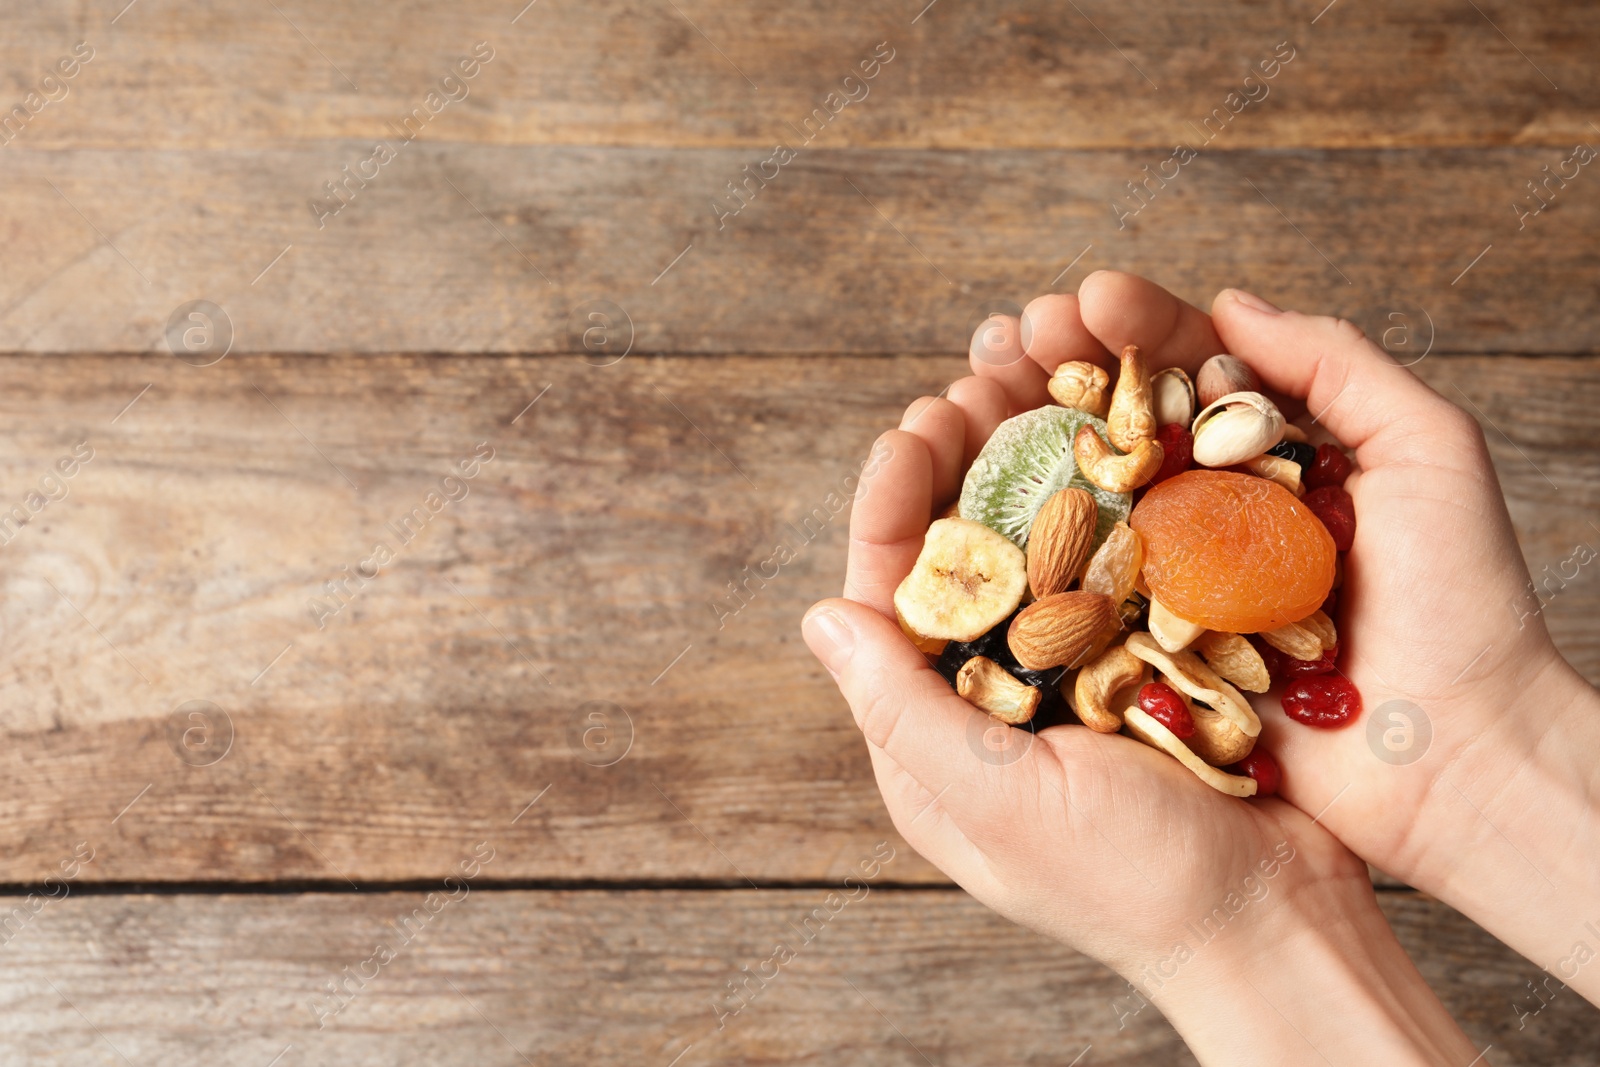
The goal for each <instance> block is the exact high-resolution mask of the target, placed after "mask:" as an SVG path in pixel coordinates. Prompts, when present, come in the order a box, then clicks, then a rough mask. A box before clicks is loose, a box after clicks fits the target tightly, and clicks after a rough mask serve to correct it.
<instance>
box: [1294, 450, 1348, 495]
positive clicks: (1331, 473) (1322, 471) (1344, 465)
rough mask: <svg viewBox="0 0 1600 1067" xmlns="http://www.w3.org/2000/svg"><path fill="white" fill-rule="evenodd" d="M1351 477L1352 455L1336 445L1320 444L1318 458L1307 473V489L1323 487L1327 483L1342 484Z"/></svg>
mask: <svg viewBox="0 0 1600 1067" xmlns="http://www.w3.org/2000/svg"><path fill="white" fill-rule="evenodd" d="M1348 477H1350V457H1349V456H1347V455H1345V454H1344V452H1343V451H1342V450H1340V449H1339V448H1338V447H1337V446H1336V445H1318V446H1317V458H1316V459H1315V461H1313V462H1312V464H1311V469H1310V470H1308V471H1307V472H1306V473H1305V483H1306V488H1307V489H1321V488H1322V487H1323V486H1325V485H1333V486H1342V485H1344V480H1345V479H1346V478H1348Z"/></svg>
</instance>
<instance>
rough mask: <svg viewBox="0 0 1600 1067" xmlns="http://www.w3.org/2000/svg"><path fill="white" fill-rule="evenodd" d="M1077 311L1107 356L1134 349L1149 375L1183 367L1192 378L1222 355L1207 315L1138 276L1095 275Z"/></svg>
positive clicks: (1082, 292)
mask: <svg viewBox="0 0 1600 1067" xmlns="http://www.w3.org/2000/svg"><path fill="white" fill-rule="evenodd" d="M1078 308H1079V314H1081V315H1082V317H1083V324H1084V326H1085V327H1087V328H1088V330H1089V332H1090V333H1091V334H1093V335H1094V336H1095V338H1096V339H1097V340H1099V342H1100V343H1101V344H1103V345H1105V347H1106V349H1107V350H1108V351H1110V352H1114V353H1115V352H1121V351H1122V350H1123V348H1125V347H1127V346H1128V345H1138V346H1139V347H1140V348H1141V349H1142V350H1143V351H1144V355H1145V359H1146V360H1147V361H1148V362H1149V365H1150V369H1151V370H1160V369H1162V368H1163V367H1182V368H1183V369H1184V370H1186V371H1188V372H1189V373H1190V374H1194V373H1195V372H1197V371H1198V370H1199V369H1200V364H1202V363H1204V362H1205V361H1206V360H1207V359H1209V358H1210V357H1212V356H1214V355H1216V354H1217V353H1218V352H1223V351H1226V349H1224V348H1223V346H1222V339H1221V338H1220V337H1218V336H1217V331H1216V330H1215V329H1214V328H1213V326H1212V324H1211V317H1210V316H1209V315H1207V314H1206V313H1205V312H1203V311H1201V310H1200V309H1199V308H1197V307H1194V306H1193V305H1191V304H1187V303H1185V302H1184V301H1182V300H1179V299H1178V298H1177V297H1175V296H1173V295H1172V294H1171V293H1169V292H1167V291H1166V290H1165V289H1163V288H1161V286H1159V285H1157V284H1156V283H1155V282H1152V281H1147V280H1146V279H1144V278H1141V277H1139V276H1138V275H1137V274H1124V273H1122V272H1121V271H1114V270H1101V271H1095V272H1094V273H1093V274H1091V275H1089V276H1088V277H1087V278H1085V279H1084V280H1083V284H1082V285H1081V286H1079V287H1078Z"/></svg>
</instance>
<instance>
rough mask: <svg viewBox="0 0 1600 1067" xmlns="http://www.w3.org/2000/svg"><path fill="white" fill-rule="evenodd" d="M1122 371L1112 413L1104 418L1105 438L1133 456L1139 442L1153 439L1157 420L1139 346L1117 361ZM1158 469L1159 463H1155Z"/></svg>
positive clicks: (1112, 404)
mask: <svg viewBox="0 0 1600 1067" xmlns="http://www.w3.org/2000/svg"><path fill="white" fill-rule="evenodd" d="M1119 360H1120V362H1121V364H1122V370H1121V372H1120V373H1119V374H1118V375H1117V387H1116V389H1114V390H1112V393H1111V411H1110V413H1109V414H1108V415H1106V436H1107V437H1109V438H1110V439H1111V443H1112V444H1114V445H1116V446H1117V447H1118V448H1120V449H1121V450H1122V451H1124V452H1132V451H1133V450H1134V449H1135V448H1136V447H1138V445H1139V442H1141V441H1151V440H1154V439H1155V436H1156V416H1155V408H1154V404H1153V400H1154V398H1153V396H1152V393H1151V389H1150V371H1149V369H1148V368H1146V366H1145V363H1144V353H1142V352H1140V351H1139V346H1138V345H1128V346H1127V347H1126V348H1124V349H1123V350H1122V355H1121V356H1120V357H1119ZM1158 466H1159V463H1158Z"/></svg>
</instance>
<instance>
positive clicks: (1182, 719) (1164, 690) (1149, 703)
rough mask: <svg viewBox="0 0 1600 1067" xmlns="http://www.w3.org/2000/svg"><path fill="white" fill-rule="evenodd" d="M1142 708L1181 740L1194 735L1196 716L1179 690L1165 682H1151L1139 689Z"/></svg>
mask: <svg viewBox="0 0 1600 1067" xmlns="http://www.w3.org/2000/svg"><path fill="white" fill-rule="evenodd" d="M1139 707H1140V709H1141V710H1142V711H1143V712H1144V713H1145V714H1146V715H1148V716H1150V717H1151V718H1152V719H1154V720H1155V721H1156V722H1158V723H1160V724H1161V725H1162V726H1165V727H1166V728H1167V729H1168V730H1171V731H1172V736H1173V737H1176V738H1178V739H1179V740H1180V741H1181V740H1186V739H1187V738H1190V737H1193V736H1194V716H1193V715H1190V714H1189V706H1188V705H1187V704H1185V703H1184V702H1183V698H1182V697H1181V696H1179V695H1178V691H1177V690H1176V689H1173V688H1172V686H1170V685H1167V684H1166V683H1165V682H1150V683H1149V684H1147V685H1146V686H1145V687H1144V688H1143V689H1140V690H1139Z"/></svg>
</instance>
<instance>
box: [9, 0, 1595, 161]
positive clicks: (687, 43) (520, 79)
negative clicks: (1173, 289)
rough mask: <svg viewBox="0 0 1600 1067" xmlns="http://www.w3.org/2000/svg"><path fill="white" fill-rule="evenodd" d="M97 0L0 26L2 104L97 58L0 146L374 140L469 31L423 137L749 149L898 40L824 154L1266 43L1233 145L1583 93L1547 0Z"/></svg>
mask: <svg viewBox="0 0 1600 1067" xmlns="http://www.w3.org/2000/svg"><path fill="white" fill-rule="evenodd" d="M119 6H120V5H117V6H111V5H108V6H107V7H106V8H105V9H104V10H99V9H96V10H93V11H91V10H87V9H83V8H78V7H72V6H66V5H50V6H39V7H34V8H29V9H28V10H26V11H18V12H15V13H14V14H13V15H12V18H11V20H10V21H9V22H8V27H7V28H8V33H7V37H6V40H5V42H4V43H3V44H0V70H4V71H5V72H6V74H7V75H8V78H7V82H6V86H5V87H6V89H7V90H8V96H9V97H10V98H11V99H14V100H16V101H20V100H22V99H23V97H24V95H25V94H26V93H27V92H29V91H36V90H37V88H38V82H39V80H40V79H41V78H42V77H43V76H44V75H45V74H46V73H48V72H49V71H50V69H51V67H52V65H53V64H54V63H55V62H56V61H57V60H58V59H59V58H61V57H62V56H63V55H66V54H68V53H69V52H70V50H71V47H72V45H73V44H75V43H76V42H78V41H80V40H81V41H84V42H86V43H88V44H89V45H90V46H91V47H93V48H94V49H95V55H94V58H93V59H92V60H91V61H90V63H89V64H88V65H87V66H85V67H84V68H83V69H82V72H81V73H80V74H79V75H78V76H77V77H76V78H74V79H72V80H71V81H69V82H67V83H66V85H67V89H68V95H67V96H66V97H65V98H64V99H61V100H60V101H59V102H58V103H52V104H49V105H47V106H46V107H45V108H44V109H43V110H42V111H41V112H40V113H39V114H38V115H36V116H34V117H33V118H32V119H31V121H30V122H29V124H28V126H27V127H25V128H24V129H23V130H22V132H21V134H20V135H19V136H18V138H17V143H18V144H27V145H29V146H33V147H42V148H72V147H88V146H94V147H112V146H119V147H152V148H162V149H172V148H199V149H208V150H209V149H215V148H218V147H241V146H249V145H256V146H277V145H281V144H282V143H284V142H285V141H291V140H304V141H325V140H333V139H338V138H356V139H367V138H372V137H381V136H385V135H386V134H385V130H386V129H387V125H388V124H389V123H395V122H398V121H400V118H401V116H403V115H405V114H407V113H408V112H410V111H411V110H412V109H413V108H415V107H418V106H420V105H421V104H422V103H423V99H424V97H425V96H426V94H427V93H428V92H429V91H430V90H437V89H438V87H439V82H440V80H441V79H442V78H443V77H444V76H445V75H446V74H448V73H449V72H450V71H451V69H452V65H453V64H454V63H455V62H456V60H457V59H458V57H460V56H461V55H463V54H466V53H468V52H469V51H470V49H471V47H472V45H473V44H474V43H475V42H477V41H480V40H482V41H487V42H489V43H490V44H491V46H492V47H493V48H494V51H495V58H494V59H493V60H492V61H491V62H490V63H489V64H488V65H487V66H486V67H485V68H484V69H483V70H482V72H481V73H480V74H479V75H478V77H476V78H475V79H473V80H471V81H470V82H469V83H468V87H469V89H470V90H471V95H470V96H468V97H466V98H465V99H464V100H462V101H461V102H460V104H459V105H457V104H452V105H449V106H447V107H446V109H445V110H444V111H443V112H442V113H441V116H440V119H439V121H438V122H437V124H433V125H434V128H433V129H431V130H430V131H429V133H428V135H427V136H429V137H430V138H433V139H440V140H451V141H465V142H476V143H495V144H529V143H542V144H553V143H561V144H573V143H578V144H618V145H635V146H652V147H662V146H719V147H727V146H740V147H745V148H770V147H771V141H772V139H773V138H783V137H787V136H788V135H789V134H788V129H787V127H788V124H790V123H793V124H799V123H800V122H801V119H802V117H803V116H805V115H807V114H809V113H810V112H811V110H812V108H813V107H814V106H817V105H818V104H820V103H822V102H823V101H824V98H825V96H826V94H827V93H828V92H829V91H838V90H839V89H840V83H841V82H842V80H843V79H844V78H845V77H846V76H848V75H849V74H850V73H851V72H852V71H854V70H856V69H857V65H858V63H859V62H860V61H861V60H862V59H863V58H865V57H867V56H870V55H871V54H872V51H873V49H874V47H875V46H876V45H877V44H878V43H879V42H887V43H888V44H889V47H890V48H891V49H892V50H893V52H892V54H893V56H894V59H893V60H892V61H891V63H890V64H889V66H888V67H886V68H885V69H884V70H883V71H882V73H881V74H880V75H879V77H878V78H876V79H874V80H873V82H872V83H871V84H870V85H869V89H870V95H868V96H867V97H866V98H865V99H864V100H863V101H862V103H861V106H860V107H853V108H851V109H849V110H847V111H846V112H845V113H844V116H843V117H842V120H841V121H840V122H839V123H838V124H837V127H836V128H835V129H833V130H830V133H829V138H830V141H831V144H832V145H833V146H840V145H860V146H880V147H898V148H929V147H936V148H975V147H1029V148H1032V147H1051V148H1090V147H1129V146H1139V147H1147V148H1170V147H1171V145H1172V143H1173V142H1174V141H1175V140H1186V139H1188V138H1190V137H1191V136H1192V132H1191V130H1190V127H1189V124H1190V123H1199V122H1200V121H1201V119H1202V118H1203V117H1204V116H1206V115H1207V114H1209V113H1210V112H1211V111H1212V109H1214V108H1219V107H1223V106H1224V102H1225V100H1226V98H1227V96H1228V94H1229V93H1239V92H1241V91H1245V90H1249V91H1252V92H1254V93H1255V94H1258V95H1259V93H1260V92H1261V89H1260V88H1259V87H1257V86H1254V85H1252V86H1247V85H1246V84H1245V83H1244V80H1243V79H1244V78H1245V76H1246V75H1248V74H1250V73H1251V71H1252V70H1255V69H1257V64H1258V63H1260V62H1261V61H1262V60H1264V59H1268V58H1270V57H1271V56H1272V55H1273V54H1274V51H1275V49H1276V46H1277V45H1278V44H1279V43H1280V42H1291V43H1292V44H1291V47H1292V49H1293V53H1292V54H1293V55H1294V59H1293V60H1292V61H1291V62H1290V64H1289V65H1288V66H1287V67H1285V68H1284V69H1283V70H1282V72H1281V73H1279V74H1278V75H1277V77H1275V78H1274V79H1272V80H1270V81H1267V82H1265V83H1264V84H1265V86H1266V88H1267V89H1268V95H1267V96H1266V97H1264V98H1263V99H1262V100H1261V102H1260V104H1259V105H1251V106H1249V107H1248V108H1246V109H1245V110H1244V111H1243V112H1242V114H1241V118H1240V121H1239V122H1238V123H1237V125H1236V126H1235V127H1234V128H1232V129H1231V130H1230V131H1229V133H1228V136H1227V141H1228V143H1229V144H1230V145H1232V146H1234V147H1270V148H1294V147H1395V146H1416V145H1438V146H1475V147H1486V146H1499V145H1506V144H1543V145H1549V146H1551V147H1562V148H1567V147H1571V145H1572V144H1573V143H1574V142H1575V141H1579V140H1589V139H1590V138H1591V137H1593V136H1594V134H1593V131H1592V130H1591V129H1590V128H1589V126H1588V122H1589V121H1592V111H1593V104H1594V102H1595V100H1596V97H1597V90H1600V83H1597V81H1596V75H1595V72H1594V67H1593V64H1592V62H1590V60H1591V58H1592V56H1593V55H1594V52H1595V49H1596V47H1597V45H1600V17H1597V15H1596V13H1595V11H1594V10H1593V8H1592V7H1590V6H1588V5H1580V4H1565V3H1559V2H1555V0H1539V2H1536V3H1524V4H1516V5H1511V4H1503V3H1502V4H1493V5H1482V13H1480V12H1478V11H1473V10H1472V9H1471V7H1469V6H1467V5H1462V4H1458V3H1453V2H1451V0H1421V2H1418V3H1413V4H1407V5H1405V7H1404V8H1403V9H1395V8H1390V7H1384V6H1379V5H1370V4H1367V5H1363V4H1343V5H1340V6H1338V7H1336V8H1334V9H1332V10H1328V11H1323V10H1322V8H1323V6H1324V5H1323V4H1314V3H1313V4H1302V3H1293V4H1291V3H1283V2H1275V3H1265V4H1264V3H1259V2H1250V0H1226V2H1219V3H1208V4H1205V5H1198V6H1197V5H1191V4H1183V3H1180V2H1176V0H1144V2H1139V3H1129V4H1111V3H1106V2H1104V0H1097V2H1091V3H1084V4H1080V5H1079V6H1078V7H1077V9H1073V8H1072V7H1070V6H1064V5H1060V4H1053V3H1048V2H1045V0H1012V2H1006V3H998V4H981V5H962V4H938V5H937V6H934V5H928V4H927V3H926V0H907V2H904V3H895V4H888V5H881V4H879V5H864V4H850V3H845V2H841V0H801V2H797V3H772V2H766V3H740V2H738V0H692V2H689V3H681V4H678V5H676V10H674V8H673V6H671V5H666V4H661V5H642V6H641V5H636V4H630V3H626V2H623V0H599V2H594V3H583V4H579V3H573V2H571V0H541V2H539V3H538V4H536V5H532V6H529V7H528V8H526V9H524V8H523V4H522V3H521V2H517V0H493V2H490V0H473V2H470V3H462V4H451V5H448V6H439V5H433V4H426V3H419V2H414V0H413V2H407V3H394V4H380V3H376V2H373V0H366V2H359V3H350V4H340V5H317V4H313V3H309V2H307V0H288V2H285V3H281V4H278V5H277V6H276V7H274V6H273V5H265V6H249V5H245V6H239V5H228V4H216V3H202V4H187V5H181V6H180V5H178V4H174V3H171V2H167V0H142V2H141V3H139V4H138V5H137V6H136V7H134V8H133V9H131V10H129V11H127V12H125V13H123V14H122V15H121V16H120V17H117V19H116V22H115V24H112V21H111V20H112V19H113V17H115V16H117V12H118V7H119ZM519 11H521V15H520V17H516V16H518V12H519ZM514 17H516V21H515V22H513V21H512V20H513V18H514ZM1491 19H1492V21H1491ZM1313 20H1315V21H1313ZM1500 31H1503V32H1504V36H1502V35H1501V32H1500ZM758 89H759V91H758ZM856 91H857V92H858V93H859V90H856ZM8 106H9V104H8Z"/></svg>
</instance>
